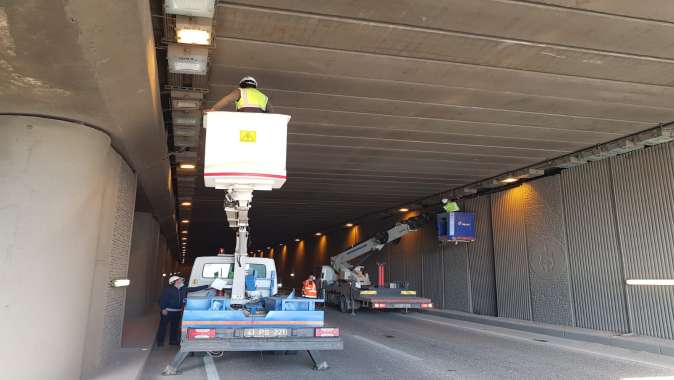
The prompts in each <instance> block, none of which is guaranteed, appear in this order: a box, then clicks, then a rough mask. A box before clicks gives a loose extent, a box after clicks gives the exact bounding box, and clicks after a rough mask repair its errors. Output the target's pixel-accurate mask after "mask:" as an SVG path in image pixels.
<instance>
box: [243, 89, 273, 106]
mask: <svg viewBox="0 0 674 380" xmlns="http://www.w3.org/2000/svg"><path fill="white" fill-rule="evenodd" d="M239 91H241V96H240V97H239V100H237V101H236V109H237V110H239V109H241V108H259V109H261V110H263V111H266V110H267V102H268V101H269V98H267V95H265V94H263V93H262V92H261V91H260V90H258V89H257V88H240V89H239Z"/></svg>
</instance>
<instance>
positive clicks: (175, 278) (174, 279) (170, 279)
mask: <svg viewBox="0 0 674 380" xmlns="http://www.w3.org/2000/svg"><path fill="white" fill-rule="evenodd" d="M181 279H182V277H180V276H171V277H169V281H168V282H169V285H173V283H174V282H176V281H178V280H181Z"/></svg>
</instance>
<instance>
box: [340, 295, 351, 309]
mask: <svg viewBox="0 0 674 380" xmlns="http://www.w3.org/2000/svg"><path fill="white" fill-rule="evenodd" d="M339 311H341V312H342V313H347V312H348V311H349V307H348V306H347V303H346V297H344V296H341V297H339Z"/></svg>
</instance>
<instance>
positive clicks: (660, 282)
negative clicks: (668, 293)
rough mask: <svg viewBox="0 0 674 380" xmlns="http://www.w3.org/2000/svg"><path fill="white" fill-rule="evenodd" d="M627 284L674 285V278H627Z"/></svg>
mask: <svg viewBox="0 0 674 380" xmlns="http://www.w3.org/2000/svg"><path fill="white" fill-rule="evenodd" d="M627 285H646V286H674V280H634V279H631V280H627Z"/></svg>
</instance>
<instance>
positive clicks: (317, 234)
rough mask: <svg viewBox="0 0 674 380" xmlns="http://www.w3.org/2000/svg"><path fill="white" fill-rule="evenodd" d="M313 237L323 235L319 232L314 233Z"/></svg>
mask: <svg viewBox="0 0 674 380" xmlns="http://www.w3.org/2000/svg"><path fill="white" fill-rule="evenodd" d="M314 235H316V236H321V235H323V233H321V232H316V233H315V234H314Z"/></svg>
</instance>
